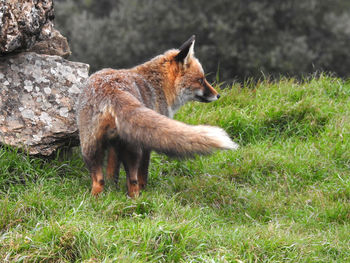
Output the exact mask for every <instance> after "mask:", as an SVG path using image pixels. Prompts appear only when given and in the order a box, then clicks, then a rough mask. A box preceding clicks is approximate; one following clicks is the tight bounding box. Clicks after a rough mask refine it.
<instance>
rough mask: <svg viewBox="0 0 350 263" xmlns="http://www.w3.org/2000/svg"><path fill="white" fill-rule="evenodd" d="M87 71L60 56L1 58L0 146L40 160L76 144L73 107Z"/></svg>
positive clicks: (12, 56)
mask: <svg viewBox="0 0 350 263" xmlns="http://www.w3.org/2000/svg"><path fill="white" fill-rule="evenodd" d="M88 70H89V65H87V64H83V63H78V62H71V61H67V60H65V59H63V58H61V57H59V56H48V55H39V54H36V53H21V54H18V55H11V56H5V57H0V143H2V144H9V145H12V146H17V147H24V148H25V149H27V150H28V151H29V153H30V154H33V155H45V156H48V155H51V154H52V153H53V152H54V151H55V150H57V149H58V148H59V147H62V146H65V145H68V144H69V145H77V144H78V143H79V138H78V130H77V126H76V119H75V118H76V117H75V103H76V102H77V99H78V95H79V93H80V86H81V85H82V84H83V83H84V82H85V80H86V79H87V78H88Z"/></svg>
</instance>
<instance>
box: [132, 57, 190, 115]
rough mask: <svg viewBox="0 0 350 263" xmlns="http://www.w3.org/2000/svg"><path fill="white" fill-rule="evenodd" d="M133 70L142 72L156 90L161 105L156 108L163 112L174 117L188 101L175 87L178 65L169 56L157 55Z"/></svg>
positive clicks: (156, 96)
mask: <svg viewBox="0 0 350 263" xmlns="http://www.w3.org/2000/svg"><path fill="white" fill-rule="evenodd" d="M133 70H134V71H136V72H137V73H138V74H140V75H141V76H142V77H143V78H144V79H145V80H146V81H147V82H148V84H149V85H150V87H151V88H152V89H153V90H154V91H155V92H154V94H155V102H156V103H155V104H157V105H159V109H156V110H157V111H158V112H160V113H161V114H164V115H167V116H168V117H170V118H172V117H173V116H174V114H175V113H176V111H177V110H178V109H179V108H180V107H181V106H183V105H184V104H185V103H186V102H187V101H186V100H185V99H184V97H183V96H182V94H181V92H180V91H178V90H176V87H175V86H176V85H175V84H176V77H177V74H178V70H179V69H178V66H177V65H176V64H175V62H171V60H169V59H168V57H167V56H164V55H160V56H158V57H155V58H153V59H152V60H151V61H148V62H146V63H144V64H141V65H139V66H136V67H135V68H133Z"/></svg>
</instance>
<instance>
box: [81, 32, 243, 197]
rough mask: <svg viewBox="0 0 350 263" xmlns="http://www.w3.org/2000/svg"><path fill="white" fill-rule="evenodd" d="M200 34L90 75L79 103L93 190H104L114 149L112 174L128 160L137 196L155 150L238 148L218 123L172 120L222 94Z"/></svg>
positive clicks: (178, 153)
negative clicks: (130, 64) (140, 60)
mask: <svg viewBox="0 0 350 263" xmlns="http://www.w3.org/2000/svg"><path fill="white" fill-rule="evenodd" d="M194 42H195V37H194V36H192V37H191V38H190V39H189V40H187V41H186V42H185V43H184V44H183V45H182V46H181V47H180V48H179V49H172V50H169V51H167V52H165V53H164V54H162V55H159V56H157V57H155V58H153V59H152V60H150V61H148V62H146V63H144V64H141V65H139V66H136V67H134V68H131V69H121V70H114V69H103V70H101V71H98V72H96V73H94V74H93V75H91V76H90V78H89V80H88V82H87V84H86V86H85V87H84V88H83V90H82V93H81V95H80V97H79V102H78V111H77V113H78V127H79V136H80V143H81V150H82V155H83V158H84V162H85V164H86V166H87V167H88V169H89V172H90V175H91V178H92V194H93V195H98V194H99V193H100V192H102V191H103V187H104V177H103V172H102V164H103V158H104V153H105V151H106V150H108V160H107V169H106V170H107V176H108V177H110V178H113V177H114V179H115V181H116V183H117V181H118V177H119V168H120V165H121V164H123V166H124V169H125V171H126V175H127V188H128V195H129V196H130V197H132V198H134V197H137V196H138V195H139V194H140V190H142V189H143V188H144V187H145V186H146V184H147V177H148V165H149V161H150V152H151V150H154V151H157V152H160V153H164V154H166V155H168V156H173V157H191V156H193V155H195V154H208V153H210V152H212V151H213V150H215V149H236V148H237V147H238V145H237V144H236V143H234V142H233V141H231V139H230V137H229V136H228V135H227V134H226V132H225V131H224V130H223V129H221V128H218V127H212V126H204V125H198V126H192V125H187V124H184V123H182V122H179V121H176V120H172V119H171V118H172V117H173V115H174V113H175V112H176V111H177V110H178V109H179V108H180V107H181V106H182V105H184V104H185V103H186V102H188V101H193V100H194V101H200V102H211V101H215V100H217V99H218V98H220V95H219V94H218V92H217V91H216V90H215V89H214V88H213V87H212V86H211V85H210V84H209V83H208V81H207V80H206V78H205V75H204V71H203V68H202V66H201V64H200V63H199V61H198V60H197V58H195V57H194V51H193V48H194Z"/></svg>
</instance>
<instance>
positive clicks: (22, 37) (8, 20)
mask: <svg viewBox="0 0 350 263" xmlns="http://www.w3.org/2000/svg"><path fill="white" fill-rule="evenodd" d="M53 18H54V11H53V2H52V0H0V54H1V55H5V54H8V53H11V52H14V51H24V50H27V51H28V50H32V51H35V52H38V53H41V54H49V55H59V56H64V57H67V56H68V55H69V54H70V50H69V47H68V42H67V39H66V38H64V37H63V36H62V35H61V34H60V33H59V32H58V31H57V30H55V29H54V28H53V22H52V21H53ZM31 48H32V49H31Z"/></svg>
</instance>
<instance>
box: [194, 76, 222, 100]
mask: <svg viewBox="0 0 350 263" xmlns="http://www.w3.org/2000/svg"><path fill="white" fill-rule="evenodd" d="M201 86H202V87H201V89H198V90H197V91H196V95H195V100H197V101H200V102H205V103H208V102H212V101H216V100H217V99H219V98H220V94H219V93H218V92H217V91H216V90H215V89H214V88H213V86H212V85H210V83H209V82H208V81H207V80H206V79H203V80H202V81H201Z"/></svg>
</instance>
